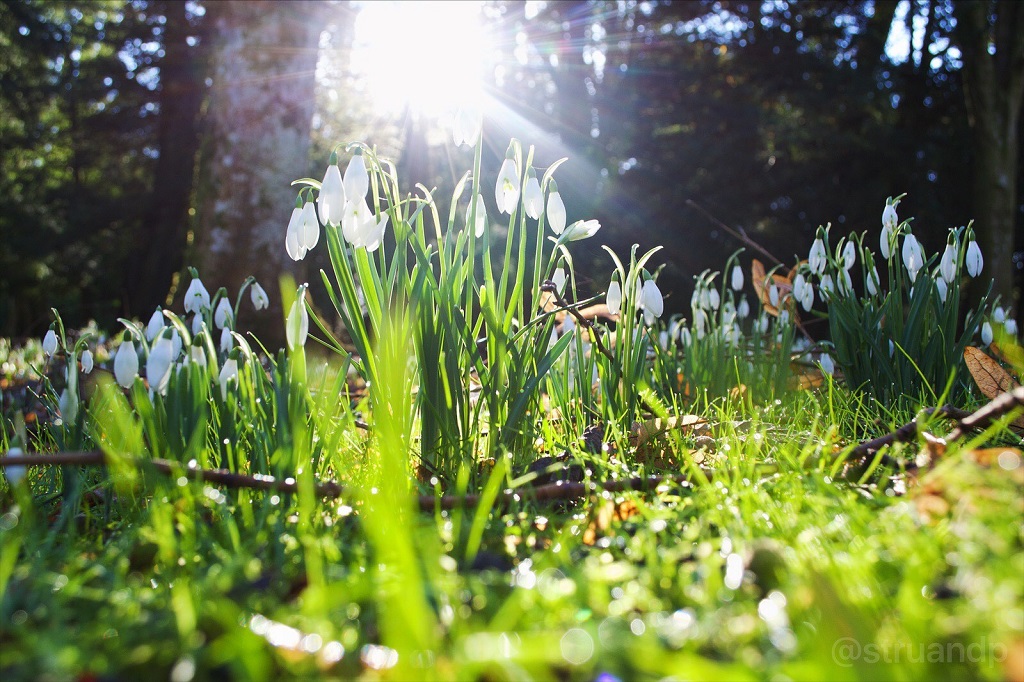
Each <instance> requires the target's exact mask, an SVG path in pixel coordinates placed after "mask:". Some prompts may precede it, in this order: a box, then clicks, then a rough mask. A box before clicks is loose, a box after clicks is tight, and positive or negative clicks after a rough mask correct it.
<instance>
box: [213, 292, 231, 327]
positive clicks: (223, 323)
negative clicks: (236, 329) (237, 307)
mask: <svg viewBox="0 0 1024 682" xmlns="http://www.w3.org/2000/svg"><path fill="white" fill-rule="evenodd" d="M233 317H234V311H233V310H232V309H231V302H230V301H228V298H227V296H224V297H222V298H221V299H220V303H218V304H217V309H216V310H215V311H214V312H213V323H214V324H215V325H217V329H224V328H226V327H230V326H232V318H233Z"/></svg>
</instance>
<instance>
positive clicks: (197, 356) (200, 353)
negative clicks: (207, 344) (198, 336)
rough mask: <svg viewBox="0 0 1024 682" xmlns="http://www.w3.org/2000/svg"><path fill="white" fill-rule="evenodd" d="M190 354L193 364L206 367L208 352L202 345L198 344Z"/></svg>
mask: <svg viewBox="0 0 1024 682" xmlns="http://www.w3.org/2000/svg"><path fill="white" fill-rule="evenodd" d="M189 354H190V355H191V356H192V362H194V363H196V364H197V365H199V366H200V367H206V350H205V349H204V348H203V346H202V345H200V344H196V345H194V346H192V349H191V351H190V352H189Z"/></svg>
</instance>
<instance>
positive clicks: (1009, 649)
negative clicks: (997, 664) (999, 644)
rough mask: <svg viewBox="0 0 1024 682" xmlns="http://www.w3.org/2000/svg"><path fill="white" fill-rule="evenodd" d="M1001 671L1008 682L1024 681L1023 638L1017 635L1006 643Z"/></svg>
mask: <svg viewBox="0 0 1024 682" xmlns="http://www.w3.org/2000/svg"><path fill="white" fill-rule="evenodd" d="M1003 673H1005V674H1006V679H1007V681H1008V682H1024V638H1022V637H1018V638H1017V639H1015V640H1013V641H1011V642H1010V643H1009V644H1008V645H1006V658H1004V659H1003Z"/></svg>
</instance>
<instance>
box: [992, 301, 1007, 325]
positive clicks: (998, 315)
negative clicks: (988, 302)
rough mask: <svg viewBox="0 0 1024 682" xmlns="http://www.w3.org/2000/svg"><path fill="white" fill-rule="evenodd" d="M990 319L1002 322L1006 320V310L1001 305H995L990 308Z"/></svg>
mask: <svg viewBox="0 0 1024 682" xmlns="http://www.w3.org/2000/svg"><path fill="white" fill-rule="evenodd" d="M992 321H993V322H998V323H999V324H1002V323H1003V322H1005V321H1006V310H1004V309H1003V307H1002V306H1000V305H997V306H996V307H995V308H993V309H992Z"/></svg>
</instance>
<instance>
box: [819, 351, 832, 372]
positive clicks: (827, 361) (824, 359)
mask: <svg viewBox="0 0 1024 682" xmlns="http://www.w3.org/2000/svg"><path fill="white" fill-rule="evenodd" d="M818 365H819V366H820V367H821V371H822V372H824V373H825V374H829V375H831V374H832V373H833V372H835V371H836V364H835V362H833V361H832V356H831V355H829V354H828V353H822V354H821V359H820V360H819V361H818Z"/></svg>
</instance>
